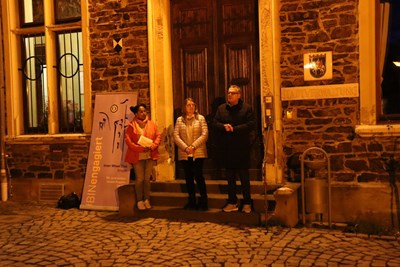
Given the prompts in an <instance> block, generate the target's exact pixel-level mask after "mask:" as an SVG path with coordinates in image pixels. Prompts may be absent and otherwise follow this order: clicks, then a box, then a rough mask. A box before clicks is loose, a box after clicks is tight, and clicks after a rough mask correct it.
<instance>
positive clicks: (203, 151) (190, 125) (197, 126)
mask: <svg viewBox="0 0 400 267" xmlns="http://www.w3.org/2000/svg"><path fill="white" fill-rule="evenodd" d="M207 138H208V127H207V122H206V120H205V118H204V116H202V115H200V114H199V113H198V112H197V107H196V104H195V102H194V101H193V99H192V98H187V99H185V101H184V107H183V114H182V116H180V117H179V118H178V119H177V120H176V124H175V130H174V142H175V144H176V145H177V146H178V160H179V161H181V163H182V165H183V170H184V173H185V180H186V187H187V192H188V195H189V196H188V203H187V204H186V205H185V207H184V208H185V209H200V210H207V209H208V200H207V189H206V182H205V179H204V176H203V162H204V158H207V148H206V141H207ZM194 181H196V184H197V187H198V189H199V193H200V199H199V202H198V203H196V188H195V183H194Z"/></svg>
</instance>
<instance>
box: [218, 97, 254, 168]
mask: <svg viewBox="0 0 400 267" xmlns="http://www.w3.org/2000/svg"><path fill="white" fill-rule="evenodd" d="M227 123H228V124H231V125H232V126H233V132H226V131H225V129H224V124H227ZM255 125H256V120H255V116H254V113H253V109H252V108H251V106H250V105H249V104H246V103H244V102H243V101H242V100H241V99H239V103H238V104H237V105H235V106H230V105H228V104H226V103H225V104H222V105H220V106H219V107H218V110H217V113H216V114H215V117H214V127H215V132H216V133H217V138H218V142H217V147H218V151H219V157H220V160H221V162H222V163H223V167H225V168H227V169H248V168H249V167H250V149H251V147H250V145H251V141H250V133H251V132H252V131H253V130H254V129H255Z"/></svg>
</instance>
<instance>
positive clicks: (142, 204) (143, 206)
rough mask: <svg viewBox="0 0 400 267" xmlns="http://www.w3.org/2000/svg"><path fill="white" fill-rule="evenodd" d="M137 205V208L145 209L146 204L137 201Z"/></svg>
mask: <svg viewBox="0 0 400 267" xmlns="http://www.w3.org/2000/svg"><path fill="white" fill-rule="evenodd" d="M137 207H138V209H139V210H145V209H146V206H145V205H144V202H143V201H139V202H138V203H137Z"/></svg>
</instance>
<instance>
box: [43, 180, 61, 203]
mask: <svg viewBox="0 0 400 267" xmlns="http://www.w3.org/2000/svg"><path fill="white" fill-rule="evenodd" d="M63 195H64V184H40V186H39V201H57V200H58V199H59V198H60V197H61V196H63Z"/></svg>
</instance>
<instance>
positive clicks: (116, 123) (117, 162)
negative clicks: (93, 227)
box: [80, 92, 137, 210]
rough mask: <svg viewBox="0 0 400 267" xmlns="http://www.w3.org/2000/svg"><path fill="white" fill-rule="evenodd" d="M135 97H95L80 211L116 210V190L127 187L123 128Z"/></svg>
mask: <svg viewBox="0 0 400 267" xmlns="http://www.w3.org/2000/svg"><path fill="white" fill-rule="evenodd" d="M136 104H137V93H136V92H131V93H113V94H96V99H95V108H94V114H93V127H92V136H91V140H90V149H89V155H88V163H87V168H86V175H85V183H84V186H83V193H82V201H81V206H80V208H81V209H89V210H118V201H117V188H118V187H119V186H121V185H125V184H128V183H129V173H130V166H129V164H127V163H125V161H124V156H125V153H126V150H127V146H126V144H125V141H124V135H125V128H126V126H127V125H128V124H129V122H130V121H131V120H132V118H133V113H132V112H131V111H130V109H129V108H130V106H135V105H136Z"/></svg>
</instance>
